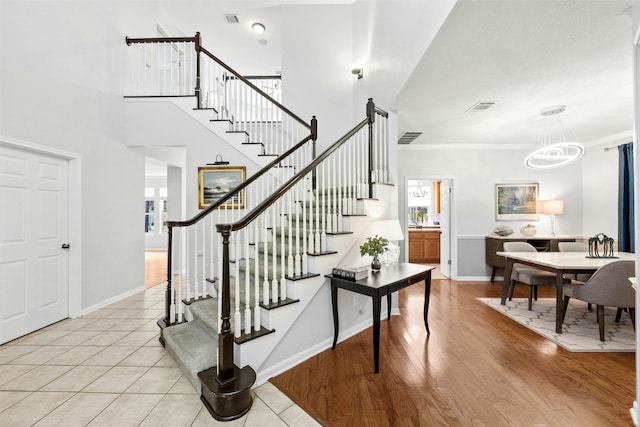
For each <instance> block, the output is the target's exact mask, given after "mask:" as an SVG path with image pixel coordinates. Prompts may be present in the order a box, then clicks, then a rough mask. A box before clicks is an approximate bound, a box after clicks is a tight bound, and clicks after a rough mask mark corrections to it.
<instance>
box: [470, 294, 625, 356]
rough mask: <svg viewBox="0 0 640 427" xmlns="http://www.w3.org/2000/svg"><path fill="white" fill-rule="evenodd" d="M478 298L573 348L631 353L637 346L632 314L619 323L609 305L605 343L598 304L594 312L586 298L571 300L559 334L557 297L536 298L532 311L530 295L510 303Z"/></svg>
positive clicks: (547, 336)
mask: <svg viewBox="0 0 640 427" xmlns="http://www.w3.org/2000/svg"><path fill="white" fill-rule="evenodd" d="M477 299H478V300H479V301H480V302H483V303H484V304H486V305H488V306H489V307H491V308H493V309H494V310H496V311H498V312H500V313H502V314H504V315H506V316H507V317H509V318H511V319H513V320H515V321H516V322H518V323H520V324H521V325H524V326H526V327H527V328H529V329H531V330H532V331H534V332H536V333H537V334H540V335H542V336H543V337H545V338H547V339H548V340H550V341H553V342H554V343H556V344H557V345H559V346H560V347H562V348H564V349H566V350H569V351H583V352H589V351H593V352H596V351H600V352H603V351H612V352H613V351H617V352H623V351H624V352H631V351H635V349H636V340H635V332H634V330H633V326H632V324H631V319H630V318H629V314H628V313H626V312H625V313H622V318H621V319H620V323H615V322H614V320H615V317H616V309H615V308H609V307H606V308H605V325H604V334H605V341H604V342H601V341H600V336H599V333H598V322H597V321H596V308H595V306H594V307H593V311H591V312H590V311H589V310H588V309H587V304H586V303H584V302H582V301H576V300H570V301H569V307H567V315H566V317H565V319H564V323H563V325H562V334H557V333H556V326H555V325H556V300H555V298H541V299H538V300H537V301H534V302H533V307H532V310H531V311H529V310H527V305H528V303H527V299H526V298H514V299H513V300H512V301H507V303H506V305H501V304H500V298H477Z"/></svg>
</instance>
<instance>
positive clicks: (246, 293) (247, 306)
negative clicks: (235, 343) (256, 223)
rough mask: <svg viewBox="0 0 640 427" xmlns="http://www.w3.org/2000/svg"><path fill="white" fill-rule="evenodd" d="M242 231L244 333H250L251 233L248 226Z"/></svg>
mask: <svg viewBox="0 0 640 427" xmlns="http://www.w3.org/2000/svg"><path fill="white" fill-rule="evenodd" d="M243 232H244V263H245V264H244V265H245V274H244V298H245V301H244V333H245V334H250V333H251V324H252V323H253V322H252V319H251V273H250V269H249V267H250V265H251V259H250V246H249V236H250V235H251V231H250V227H247V228H245V229H244V230H243Z"/></svg>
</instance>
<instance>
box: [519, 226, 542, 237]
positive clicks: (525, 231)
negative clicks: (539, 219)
mask: <svg viewBox="0 0 640 427" xmlns="http://www.w3.org/2000/svg"><path fill="white" fill-rule="evenodd" d="M537 231H538V230H536V227H535V226H533V225H531V224H527V225H525V226H524V227H522V228H521V229H520V234H522V235H523V236H527V237H531V236H535V235H536V232H537Z"/></svg>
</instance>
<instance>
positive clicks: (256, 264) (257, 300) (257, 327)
mask: <svg viewBox="0 0 640 427" xmlns="http://www.w3.org/2000/svg"><path fill="white" fill-rule="evenodd" d="M258 221H259V219H257V220H255V221H254V224H255V225H254V228H255V230H254V231H255V237H256V240H255V243H254V246H255V259H254V267H253V268H254V273H253V274H254V283H255V285H254V296H253V301H254V308H253V327H254V328H255V330H256V331H258V330H260V274H259V269H260V251H259V246H260V227H258Z"/></svg>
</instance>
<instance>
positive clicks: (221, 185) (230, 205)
mask: <svg viewBox="0 0 640 427" xmlns="http://www.w3.org/2000/svg"><path fill="white" fill-rule="evenodd" d="M245 175H246V168H245V167H244V166H199V167H198V208H199V209H205V208H208V207H209V206H211V205H212V204H214V203H215V202H217V201H218V200H220V199H221V198H222V197H223V196H224V195H225V194H227V193H228V192H229V191H231V190H233V189H234V188H236V187H237V186H238V185H240V184H242V183H243V182H244V180H245ZM223 206H224V207H226V208H227V209H242V208H244V190H242V191H240V192H239V193H238V194H236V195H234V196H233V197H232V198H231V199H229V200H228V201H227V203H226V204H225V205H223Z"/></svg>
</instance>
